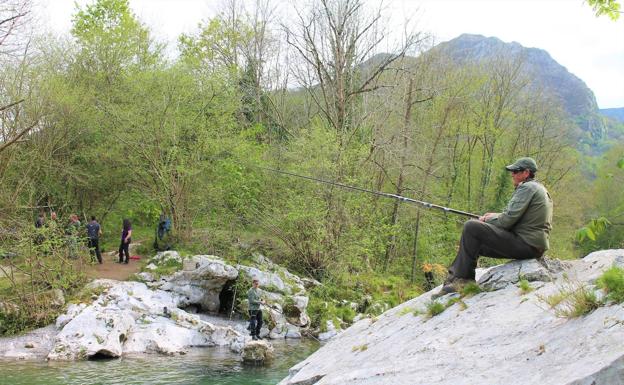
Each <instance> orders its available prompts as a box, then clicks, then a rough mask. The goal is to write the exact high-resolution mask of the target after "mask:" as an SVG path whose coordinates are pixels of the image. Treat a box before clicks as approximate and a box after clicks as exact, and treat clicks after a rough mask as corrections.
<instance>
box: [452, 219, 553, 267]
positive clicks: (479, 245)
mask: <svg viewBox="0 0 624 385" xmlns="http://www.w3.org/2000/svg"><path fill="white" fill-rule="evenodd" d="M543 253H544V251H543V250H537V249H536V248H534V247H532V246H530V245H529V244H528V243H526V242H524V241H523V240H522V239H521V238H520V237H518V236H517V235H516V234H514V233H512V232H510V231H507V230H504V229H501V228H500V227H496V226H494V225H491V224H489V223H485V222H481V221H478V220H474V219H471V220H469V221H468V222H466V223H465V224H464V230H463V232H462V236H461V240H460V241H459V251H458V252H457V256H456V257H455V260H454V261H453V263H452V264H451V266H450V267H449V269H448V271H449V277H454V278H465V279H474V278H475V269H476V267H477V260H478V259H479V256H484V257H491V258H510V259H532V258H539V257H541V256H542V254H543Z"/></svg>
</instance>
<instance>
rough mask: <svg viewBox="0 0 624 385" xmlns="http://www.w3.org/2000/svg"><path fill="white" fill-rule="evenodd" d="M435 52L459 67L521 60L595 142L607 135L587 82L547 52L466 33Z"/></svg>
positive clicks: (534, 80) (535, 81)
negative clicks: (498, 60)
mask: <svg viewBox="0 0 624 385" xmlns="http://www.w3.org/2000/svg"><path fill="white" fill-rule="evenodd" d="M433 51H434V52H438V53H442V54H444V55H446V56H448V57H450V58H451V59H452V60H453V61H454V62H456V63H457V64H460V65H465V64H487V63H488V61H491V60H495V59H497V58H500V57H504V58H509V59H512V60H522V61H523V63H524V69H525V71H526V73H527V74H528V75H529V77H530V79H531V82H532V86H533V87H534V88H539V89H543V90H545V91H546V92H549V93H550V94H552V95H553V96H555V97H556V98H558V99H559V100H560V101H561V102H562V105H563V107H564V108H565V110H566V111H567V112H568V114H569V115H570V116H571V117H572V119H573V120H574V121H575V122H576V123H577V124H578V125H579V127H580V128H581V129H582V130H583V131H585V132H589V133H591V135H592V137H593V138H594V139H601V138H603V137H604V135H605V124H604V122H603V119H602V118H601V116H600V114H599V111H598V105H597V103H596V98H595V96H594V93H593V92H592V91H591V90H590V89H589V87H587V85H586V84H585V82H583V81H582V80H581V79H579V78H578V77H576V76H575V75H574V74H572V73H570V72H569V71H568V70H567V69H566V68H565V67H563V66H562V65H561V64H559V63H557V62H556V61H555V60H554V59H553V58H552V57H551V56H550V54H549V53H548V52H546V51H544V50H542V49H538V48H527V47H523V46H522V45H520V44H518V43H516V42H512V43H505V42H503V41H501V40H500V39H498V38H495V37H485V36H481V35H470V34H463V35H461V36H459V37H457V38H455V39H453V40H450V41H447V42H444V43H441V44H439V45H437V46H436V47H434V49H433Z"/></svg>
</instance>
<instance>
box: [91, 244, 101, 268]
mask: <svg viewBox="0 0 624 385" xmlns="http://www.w3.org/2000/svg"><path fill="white" fill-rule="evenodd" d="M89 253H91V258H93V254H95V256H96V257H97V260H98V263H102V253H101V252H100V240H99V239H97V238H95V239H92V238H89Z"/></svg>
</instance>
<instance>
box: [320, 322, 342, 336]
mask: <svg viewBox="0 0 624 385" xmlns="http://www.w3.org/2000/svg"><path fill="white" fill-rule="evenodd" d="M325 328H326V329H327V331H324V332H322V333H319V335H318V340H319V341H327V340H329V339H332V338H334V337H336V336H337V335H338V334H339V333H341V332H342V329H339V328H336V325H334V323H333V322H332V321H329V320H328V321H326V323H325Z"/></svg>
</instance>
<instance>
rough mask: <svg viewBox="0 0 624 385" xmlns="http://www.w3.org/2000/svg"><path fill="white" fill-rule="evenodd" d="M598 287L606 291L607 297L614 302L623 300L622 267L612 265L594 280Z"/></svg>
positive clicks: (623, 272)
mask: <svg viewBox="0 0 624 385" xmlns="http://www.w3.org/2000/svg"><path fill="white" fill-rule="evenodd" d="M596 284H597V286H598V287H599V288H601V289H603V290H604V291H605V292H606V293H607V299H609V300H611V301H614V302H616V303H622V302H624V269H622V268H619V267H616V266H614V267H612V268H610V269H609V270H607V271H605V272H604V273H603V274H602V275H601V276H600V278H598V280H597V281H596Z"/></svg>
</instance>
